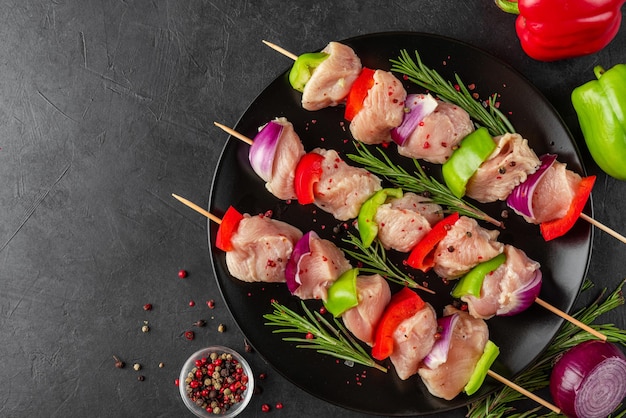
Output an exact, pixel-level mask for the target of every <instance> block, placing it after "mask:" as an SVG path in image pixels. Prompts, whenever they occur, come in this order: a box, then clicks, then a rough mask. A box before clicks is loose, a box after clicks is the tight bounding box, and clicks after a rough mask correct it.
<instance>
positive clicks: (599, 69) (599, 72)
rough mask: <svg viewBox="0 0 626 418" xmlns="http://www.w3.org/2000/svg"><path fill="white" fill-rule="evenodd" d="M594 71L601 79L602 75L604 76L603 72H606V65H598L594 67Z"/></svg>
mask: <svg viewBox="0 0 626 418" xmlns="http://www.w3.org/2000/svg"><path fill="white" fill-rule="evenodd" d="M593 73H594V74H595V76H596V78H597V79H598V80H599V79H600V77H602V74H604V67H602V66H601V65H596V66H595V67H593Z"/></svg>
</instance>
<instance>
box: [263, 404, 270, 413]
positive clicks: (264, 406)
mask: <svg viewBox="0 0 626 418" xmlns="http://www.w3.org/2000/svg"><path fill="white" fill-rule="evenodd" d="M271 409H272V408H271V407H270V406H269V405H268V404H266V403H264V404H263V405H261V411H263V412H270V410H271Z"/></svg>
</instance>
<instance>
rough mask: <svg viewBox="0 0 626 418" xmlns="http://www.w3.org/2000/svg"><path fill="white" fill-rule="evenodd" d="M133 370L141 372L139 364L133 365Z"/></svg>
mask: <svg viewBox="0 0 626 418" xmlns="http://www.w3.org/2000/svg"><path fill="white" fill-rule="evenodd" d="M133 369H134V370H135V371H139V370H141V364H139V363H135V364H133Z"/></svg>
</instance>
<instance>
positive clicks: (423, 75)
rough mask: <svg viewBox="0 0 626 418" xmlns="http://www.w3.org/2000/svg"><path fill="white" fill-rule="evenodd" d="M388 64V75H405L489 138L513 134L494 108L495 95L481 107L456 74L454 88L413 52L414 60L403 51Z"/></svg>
mask: <svg viewBox="0 0 626 418" xmlns="http://www.w3.org/2000/svg"><path fill="white" fill-rule="evenodd" d="M390 61H391V64H392V66H391V71H396V72H398V73H401V74H404V75H405V76H406V77H407V78H408V79H409V80H410V81H412V82H413V83H415V84H417V85H418V86H421V87H423V88H425V89H426V90H429V91H431V92H432V93H434V94H436V95H437V96H438V97H439V98H440V99H442V100H444V101H447V102H450V103H454V104H456V105H457V106H460V107H462V108H463V109H465V111H467V113H468V114H469V115H470V117H471V118H472V119H474V120H475V121H476V122H478V123H479V124H481V125H482V126H485V127H486V128H487V129H488V130H489V132H490V133H491V134H492V135H494V136H495V135H503V134H505V133H507V132H511V133H513V132H515V129H514V128H513V125H511V123H510V122H509V120H508V118H507V117H506V116H505V115H504V114H503V113H502V112H501V111H500V110H499V109H498V107H497V105H496V101H497V94H496V93H494V94H493V95H491V96H490V97H489V99H488V100H487V101H486V102H485V103H484V104H483V103H481V102H480V101H478V100H476V99H475V98H474V97H473V96H472V94H471V93H470V92H469V90H468V89H467V87H466V86H465V84H464V83H463V81H462V80H461V78H460V77H459V76H458V74H455V81H456V84H452V83H451V82H450V81H446V80H445V79H444V78H443V77H442V76H441V75H440V74H439V73H438V72H437V71H435V70H434V69H432V68H428V67H427V66H426V65H424V63H423V62H422V59H421V58H420V56H419V54H418V53H417V51H415V60H413V59H412V58H411V56H410V55H409V53H408V52H407V51H406V50H402V51H400V57H398V59H392V60H390Z"/></svg>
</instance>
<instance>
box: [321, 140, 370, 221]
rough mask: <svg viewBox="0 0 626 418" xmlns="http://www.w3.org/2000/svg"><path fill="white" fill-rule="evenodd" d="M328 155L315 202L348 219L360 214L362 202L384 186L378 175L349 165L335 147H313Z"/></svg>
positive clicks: (333, 213) (344, 219) (338, 217)
mask: <svg viewBox="0 0 626 418" xmlns="http://www.w3.org/2000/svg"><path fill="white" fill-rule="evenodd" d="M313 152H316V153H318V154H320V155H322V156H323V157H324V161H323V163H322V178H321V179H320V181H319V182H318V183H317V184H316V185H315V186H314V194H315V204H316V205H317V206H318V207H320V208H321V209H324V210H325V211H326V212H329V213H331V214H332V215H333V216H334V217H335V218H336V219H338V220H340V221H346V220H348V219H352V218H355V217H356V216H357V215H358V214H359V210H360V209H361V205H362V204H363V202H365V201H366V200H367V199H369V197H370V196H371V195H373V194H374V193H375V192H377V191H378V190H380V189H381V186H380V184H381V181H380V179H379V178H378V177H376V176H375V175H373V174H371V173H370V172H368V171H367V170H365V169H363V168H360V167H353V166H350V165H348V164H346V162H345V161H343V160H342V159H341V158H340V157H339V154H337V152H336V151H335V150H323V149H320V148H317V149H315V150H313Z"/></svg>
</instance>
